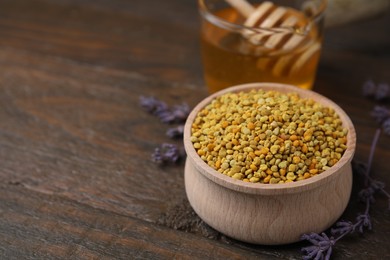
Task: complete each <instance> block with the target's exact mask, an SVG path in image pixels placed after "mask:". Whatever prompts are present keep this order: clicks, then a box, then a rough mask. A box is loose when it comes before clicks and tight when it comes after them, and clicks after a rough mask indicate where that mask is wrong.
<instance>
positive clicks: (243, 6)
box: [225, 0, 256, 18]
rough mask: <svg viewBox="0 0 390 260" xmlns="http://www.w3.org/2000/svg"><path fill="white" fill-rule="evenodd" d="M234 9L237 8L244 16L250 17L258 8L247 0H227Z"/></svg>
mask: <svg viewBox="0 0 390 260" xmlns="http://www.w3.org/2000/svg"><path fill="white" fill-rule="evenodd" d="M225 1H226V2H228V3H229V4H230V5H231V6H232V7H233V8H234V9H236V10H237V11H238V12H239V13H240V14H241V15H242V16H244V17H246V18H248V17H249V16H250V15H251V14H252V13H253V12H254V11H255V9H256V8H254V7H253V6H252V5H251V4H250V3H248V2H247V1H245V0H225Z"/></svg>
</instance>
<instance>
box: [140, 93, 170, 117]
mask: <svg viewBox="0 0 390 260" xmlns="http://www.w3.org/2000/svg"><path fill="white" fill-rule="evenodd" d="M139 101H140V105H141V106H142V107H143V108H144V109H145V110H146V111H147V112H149V113H151V114H158V113H161V112H162V111H165V110H167V109H168V106H167V104H165V103H164V102H162V101H160V100H158V99H156V98H154V97H144V96H141V97H140V98H139Z"/></svg>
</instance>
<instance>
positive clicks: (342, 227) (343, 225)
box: [330, 220, 355, 235]
mask: <svg viewBox="0 0 390 260" xmlns="http://www.w3.org/2000/svg"><path fill="white" fill-rule="evenodd" d="M335 226H336V227H335V228H332V229H331V230H330V232H331V234H332V235H344V234H347V233H353V232H354V231H355V226H354V224H353V223H352V222H351V221H345V220H341V221H339V222H337V223H336V224H335Z"/></svg>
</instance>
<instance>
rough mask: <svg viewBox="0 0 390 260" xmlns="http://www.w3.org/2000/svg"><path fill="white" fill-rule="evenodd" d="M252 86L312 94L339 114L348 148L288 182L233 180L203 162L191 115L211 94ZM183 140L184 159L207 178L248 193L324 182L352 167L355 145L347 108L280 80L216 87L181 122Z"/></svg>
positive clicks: (311, 186)
mask: <svg viewBox="0 0 390 260" xmlns="http://www.w3.org/2000/svg"><path fill="white" fill-rule="evenodd" d="M252 89H263V90H274V91H279V92H283V93H291V92H295V93H298V94H299V96H300V97H302V98H311V99H313V100H314V101H316V102H318V103H320V104H322V105H325V106H327V107H331V108H333V109H334V110H335V112H336V113H337V114H338V115H339V117H340V119H341V120H342V122H343V126H344V127H345V128H347V129H348V134H347V144H348V145H347V149H346V150H345V151H344V154H343V156H342V157H341V158H340V160H339V161H338V162H337V163H336V164H335V165H333V166H332V167H331V168H330V169H328V170H326V171H324V172H322V173H321V174H318V175H316V176H313V177H311V178H308V179H305V180H300V181H297V182H290V183H281V184H263V183H250V182H244V181H242V180H236V179H233V178H232V177H229V176H226V175H224V174H222V173H220V172H218V171H216V170H215V169H213V168H212V167H210V166H209V165H208V164H207V163H206V162H204V161H203V160H202V159H201V158H200V156H199V155H198V154H197V153H196V150H195V148H194V147H193V144H192V142H191V141H190V137H191V127H192V123H193V121H194V119H195V118H196V116H197V114H198V113H199V111H200V110H201V109H202V108H204V107H205V106H206V105H208V104H209V103H210V102H211V101H212V100H213V99H214V98H216V97H218V96H221V95H223V94H226V93H232V92H241V91H250V90H252ZM183 142H184V148H185V151H186V153H187V163H192V164H193V165H194V167H195V168H196V169H197V171H198V172H199V173H200V174H202V175H203V176H205V177H206V178H208V179H210V180H211V181H213V182H214V183H216V184H219V185H221V186H223V187H225V188H228V189H231V190H235V191H239V192H244V193H249V194H262V195H275V194H291V193H296V192H301V191H304V190H311V189H314V188H316V187H318V186H320V185H324V184H326V183H328V182H330V181H332V180H333V179H334V178H336V177H337V176H338V175H339V174H341V172H342V171H339V169H340V168H343V167H345V166H348V167H351V160H352V158H353V155H354V153H355V149H356V131H355V128H354V125H353V123H352V121H351V119H350V118H349V116H348V115H347V114H346V112H345V111H344V110H343V109H342V108H341V107H340V106H338V105H337V104H336V103H335V102H333V101H332V100H330V99H328V98H327V97H325V96H323V95H321V94H319V93H317V92H314V91H312V90H305V89H301V88H298V87H296V86H293V85H288V84H281V83H268V82H262V83H247V84H240V85H235V86H232V87H229V88H226V89H223V90H221V91H218V92H216V93H214V94H211V95H209V96H208V97H206V98H205V99H203V100H202V101H201V102H199V103H198V104H197V105H196V106H195V107H194V108H193V110H192V111H191V112H190V114H189V116H188V118H187V120H186V123H185V125H184V133H183Z"/></svg>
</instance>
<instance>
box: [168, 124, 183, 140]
mask: <svg viewBox="0 0 390 260" xmlns="http://www.w3.org/2000/svg"><path fill="white" fill-rule="evenodd" d="M183 133H184V125H179V126H177V127H172V128H169V129H168V130H167V132H166V134H167V136H169V137H170V138H177V137H181V136H183Z"/></svg>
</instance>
